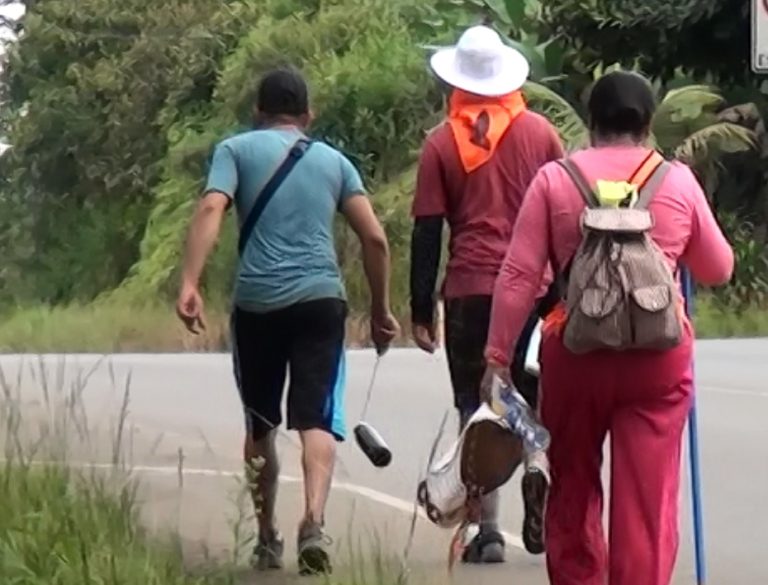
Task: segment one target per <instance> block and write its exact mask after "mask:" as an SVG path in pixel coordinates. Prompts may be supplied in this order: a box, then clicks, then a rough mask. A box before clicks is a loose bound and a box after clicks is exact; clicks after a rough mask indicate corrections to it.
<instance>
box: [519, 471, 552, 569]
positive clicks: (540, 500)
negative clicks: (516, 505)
mask: <svg viewBox="0 0 768 585" xmlns="http://www.w3.org/2000/svg"><path fill="white" fill-rule="evenodd" d="M522 488H523V505H524V508H525V518H524V519H523V544H524V545H525V550H527V551H528V552H529V553H530V554H532V555H540V554H542V553H543V552H544V506H545V505H546V500H547V492H548V491H549V477H547V472H546V470H545V469H543V468H540V467H538V466H535V465H531V466H529V467H528V468H527V469H526V470H525V475H523V481H522Z"/></svg>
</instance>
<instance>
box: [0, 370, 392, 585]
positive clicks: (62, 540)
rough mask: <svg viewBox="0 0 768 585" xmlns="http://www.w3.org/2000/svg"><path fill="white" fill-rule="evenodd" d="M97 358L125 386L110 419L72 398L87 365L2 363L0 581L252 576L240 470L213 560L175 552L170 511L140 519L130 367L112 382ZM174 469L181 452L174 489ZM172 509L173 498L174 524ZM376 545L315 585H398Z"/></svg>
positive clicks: (129, 582)
mask: <svg viewBox="0 0 768 585" xmlns="http://www.w3.org/2000/svg"><path fill="white" fill-rule="evenodd" d="M96 367H98V368H102V369H106V370H107V372H108V373H109V374H110V377H111V385H112V386H113V387H112V388H111V390H112V391H117V390H118V389H119V390H120V391H121V392H122V395H123V397H122V402H121V406H120V407H119V410H118V411H117V412H115V413H114V415H115V416H114V417H106V418H114V420H113V421H110V422H108V423H106V422H105V417H104V415H103V414H102V415H101V416H100V417H99V420H98V421H95V424H91V421H90V420H89V418H88V415H87V413H86V408H85V405H84V403H83V402H82V398H83V395H84V392H85V391H86V390H87V386H88V384H89V383H88V380H89V379H90V378H91V375H92V374H93V370H92V369H89V370H87V371H84V370H80V369H79V368H77V369H76V371H74V372H71V371H68V370H69V367H68V366H67V364H66V363H65V362H62V361H60V360H54V361H50V360H46V359H42V358H41V359H38V360H32V361H30V362H26V363H25V365H24V367H22V368H21V369H20V370H19V371H18V372H16V373H13V374H12V373H11V372H9V371H4V369H3V367H2V365H1V364H0V583H2V584H3V585H6V584H8V585H43V584H45V585H245V584H246V583H258V582H260V579H259V577H258V575H254V574H253V573H252V572H251V571H248V570H247V569H246V568H245V566H244V564H243V560H244V559H245V558H246V557H247V556H248V553H249V552H250V550H251V546H252V536H253V530H254V528H255V523H254V518H253V513H252V511H251V506H250V502H249V500H250V498H249V494H248V487H249V486H248V484H247V482H246V481H245V480H244V478H243V480H241V481H239V482H238V486H237V494H238V496H237V499H236V501H235V502H233V510H230V511H227V510H221V514H222V515H224V516H227V517H230V523H231V530H232V534H231V536H232V542H231V543H230V545H229V546H228V547H227V549H226V550H222V551H217V553H216V554H214V556H213V557H209V556H208V554H207V553H208V551H207V550H203V551H202V552H203V553H204V554H203V555H202V557H201V555H200V554H199V551H194V552H193V551H190V550H187V553H188V554H189V556H187V557H185V555H184V551H183V549H182V546H181V542H182V541H181V535H180V534H179V533H178V532H177V530H176V529H175V528H176V527H177V526H178V524H175V525H174V520H172V519H171V520H170V521H169V524H168V525H167V526H166V527H165V528H160V529H153V530H152V532H151V533H149V532H148V531H146V530H145V529H144V528H143V527H142V525H141V521H140V519H141V517H142V516H141V515H140V511H141V510H140V499H139V498H138V494H139V492H140V487H141V485H140V483H139V481H138V480H137V479H136V477H135V476H134V474H133V473H132V470H131V468H130V465H128V464H127V461H128V460H129V459H132V452H133V451H132V449H131V446H130V441H131V439H130V438H129V436H130V433H129V432H128V430H129V429H130V428H131V427H130V421H129V420H128V412H129V410H130V408H129V404H130V396H131V391H130V374H128V376H127V377H126V378H125V380H118V379H116V378H115V376H114V370H113V369H112V366H111V364H110V362H109V360H106V361H100V362H99V365H98V366H96ZM22 388H23V389H24V391H23V392H22ZM100 390H103V389H100ZM35 393H37V396H35ZM103 424H108V425H109V426H108V435H104V434H103V431H104V430H106V429H105V428H104V427H103V426H101V425H103ZM71 461H76V462H78V464H77V465H70V464H69V462H71ZM105 461H109V463H106V464H105V463H103V462H105ZM88 462H102V463H101V464H100V465H95V466H89V465H88ZM183 472H184V469H183V455H182V454H181V451H180V455H179V489H180V492H179V494H178V496H179V497H180V496H181V487H182V485H183V479H182V478H183ZM169 504H170V505H173V504H172V503H169ZM182 510H183V509H182V507H181V506H180V505H179V507H178V509H177V510H176V515H177V518H176V520H175V521H176V522H179V521H180V520H181V516H179V515H180V514H182V513H183V512H182ZM232 511H233V512H234V518H232V517H231V514H230V512H232ZM185 536H190V535H185ZM340 536H341V535H340ZM344 540H346V539H344ZM344 540H343V541H344ZM343 541H342V542H343ZM382 551H383V548H382V546H381V542H380V541H373V542H371V545H370V546H364V545H362V544H361V543H357V546H353V547H350V548H349V558H348V559H339V561H341V563H340V564H341V566H339V567H338V568H339V569H340V570H339V571H338V573H337V574H334V575H333V576H331V577H329V578H328V579H325V580H322V585H405V582H406V573H405V572H404V569H403V566H402V564H401V562H400V559H399V558H391V557H390V556H389V555H385V554H383V552H382ZM344 561H346V562H344ZM286 582H292V581H291V580H290V579H288V578H287V580H286ZM311 582H315V581H311Z"/></svg>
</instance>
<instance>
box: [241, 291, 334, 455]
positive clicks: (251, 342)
mask: <svg viewBox="0 0 768 585" xmlns="http://www.w3.org/2000/svg"><path fill="white" fill-rule="evenodd" d="M346 317H347V304H346V303H345V302H344V301H343V300H341V299H336V298H326V299H319V300H313V301H307V302H303V303H297V304H295V305H291V306H289V307H286V308H284V309H279V310H276V311H272V312H268V313H252V312H248V311H244V310H242V309H239V308H236V309H235V310H234V312H233V314H232V341H233V344H232V345H233V347H232V357H233V362H234V370H235V379H236V381H237V385H238V388H239V390H240V398H241V400H242V402H243V407H244V409H245V421H246V428H247V431H248V432H249V433H250V435H251V437H253V439H255V440H259V439H261V438H263V437H265V436H266V435H267V433H269V431H270V430H272V429H275V428H277V427H279V426H280V424H281V423H282V416H281V405H282V400H283V391H284V389H285V385H286V384H285V382H286V379H288V381H289V384H288V399H287V419H288V425H287V426H288V428H289V429H292V430H297V431H306V430H313V429H320V430H325V431H327V432H329V433H331V434H332V435H333V436H334V437H335V438H336V440H337V441H343V440H344V439H345V438H346V429H345V424H344V384H345V377H346V376H345V360H344V332H345V321H346Z"/></svg>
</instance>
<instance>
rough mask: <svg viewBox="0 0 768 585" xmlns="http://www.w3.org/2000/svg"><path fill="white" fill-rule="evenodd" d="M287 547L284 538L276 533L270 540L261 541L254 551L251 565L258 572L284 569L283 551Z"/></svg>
mask: <svg viewBox="0 0 768 585" xmlns="http://www.w3.org/2000/svg"><path fill="white" fill-rule="evenodd" d="M284 548H285V545H284V543H283V539H282V537H281V536H280V535H279V534H277V533H275V534H274V535H272V538H270V539H269V540H263V539H259V542H258V544H257V545H256V548H254V549H253V557H252V559H251V564H252V565H253V566H254V567H255V568H256V570H258V571H269V570H271V569H282V568H283V549H284Z"/></svg>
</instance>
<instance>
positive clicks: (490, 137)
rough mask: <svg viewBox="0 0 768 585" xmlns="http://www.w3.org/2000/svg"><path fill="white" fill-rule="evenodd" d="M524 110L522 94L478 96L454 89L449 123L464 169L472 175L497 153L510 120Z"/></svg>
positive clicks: (519, 92) (518, 92)
mask: <svg viewBox="0 0 768 585" xmlns="http://www.w3.org/2000/svg"><path fill="white" fill-rule="evenodd" d="M525 109H526V105H525V100H524V99H523V93H522V91H520V90H518V91H514V92H512V93H509V94H507V95H503V96H499V97H492V98H491V97H481V96H475V95H472V94H469V93H467V92H465V91H462V90H460V89H456V90H454V91H453V93H452V94H451V99H450V102H449V111H448V123H449V124H450V125H451V129H452V130H453V137H454V139H455V140H456V145H457V146H458V148H459V156H460V157H461V163H462V165H463V166H464V170H465V171H466V172H468V173H471V172H472V171H474V170H475V169H476V168H478V167H480V166H482V165H483V164H484V163H486V162H487V161H488V159H490V158H491V157H492V156H493V153H494V152H496V147H497V146H498V144H499V141H500V140H501V137H502V136H504V133H505V132H506V131H507V128H509V125H510V124H511V123H512V121H513V120H514V119H515V118H517V117H518V116H519V115H520V114H521V113H523V112H524V111H525Z"/></svg>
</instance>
